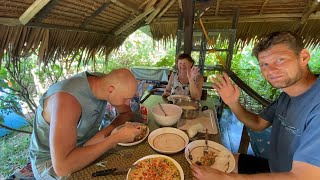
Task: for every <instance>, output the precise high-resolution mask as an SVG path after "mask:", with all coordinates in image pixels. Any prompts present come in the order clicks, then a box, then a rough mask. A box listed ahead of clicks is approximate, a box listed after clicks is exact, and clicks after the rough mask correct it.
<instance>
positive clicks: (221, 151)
mask: <svg viewBox="0 0 320 180" xmlns="http://www.w3.org/2000/svg"><path fill="white" fill-rule="evenodd" d="M205 146H206V143H205V140H197V141H192V142H191V143H189V144H188V145H187V147H186V148H185V149H184V154H185V157H186V159H187V161H188V162H189V164H195V163H196V162H197V161H200V158H201V157H202V156H203V150H204V148H205ZM208 147H209V148H208V149H209V151H214V152H216V153H217V156H216V157H215V163H214V164H213V165H212V166H211V167H212V168H215V169H218V170H220V171H224V172H227V173H230V172H232V170H233V169H234V167H235V159H234V157H233V155H232V153H231V152H230V151H229V150H228V149H227V148H226V147H224V146H222V145H221V144H219V143H216V142H213V141H208ZM189 153H191V155H192V160H191V159H190V158H189ZM216 158H219V160H217V159H216Z"/></svg>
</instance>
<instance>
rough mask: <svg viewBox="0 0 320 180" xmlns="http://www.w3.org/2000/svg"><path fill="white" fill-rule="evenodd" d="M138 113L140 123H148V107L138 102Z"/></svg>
mask: <svg viewBox="0 0 320 180" xmlns="http://www.w3.org/2000/svg"><path fill="white" fill-rule="evenodd" d="M140 114H141V121H142V123H144V124H148V109H147V107H145V106H144V105H142V104H140Z"/></svg>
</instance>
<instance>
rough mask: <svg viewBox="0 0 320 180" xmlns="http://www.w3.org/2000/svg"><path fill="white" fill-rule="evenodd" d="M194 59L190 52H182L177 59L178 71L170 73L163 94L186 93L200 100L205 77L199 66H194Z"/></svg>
mask: <svg viewBox="0 0 320 180" xmlns="http://www.w3.org/2000/svg"><path fill="white" fill-rule="evenodd" d="M193 65H194V60H193V59H192V57H191V56H190V55H188V54H180V55H179V56H178V58H177V61H176V66H177V68H178V69H177V70H178V71H177V72H173V73H171V75H170V78H169V82H168V85H167V86H166V90H165V92H164V93H163V96H165V97H167V96H170V95H186V96H189V97H191V99H194V100H200V98H201V95H202V85H203V81H204V78H203V76H202V75H201V74H200V73H199V68H197V67H195V66H193Z"/></svg>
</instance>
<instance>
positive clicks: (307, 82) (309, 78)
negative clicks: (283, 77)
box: [282, 72, 317, 97]
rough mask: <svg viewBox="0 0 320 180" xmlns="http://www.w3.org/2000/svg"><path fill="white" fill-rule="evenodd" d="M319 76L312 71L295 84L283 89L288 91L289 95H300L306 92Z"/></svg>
mask: <svg viewBox="0 0 320 180" xmlns="http://www.w3.org/2000/svg"><path fill="white" fill-rule="evenodd" d="M316 80H317V77H316V76H315V75H314V74H312V73H311V72H308V73H306V75H305V76H304V77H303V78H301V79H300V80H299V81H297V82H296V83H295V84H293V85H292V86H290V87H287V88H283V89H282V90H283V91H284V92H286V93H287V94H288V95H289V96H293V97H294V96H299V95H301V94H303V93H305V92H306V91H307V90H308V89H310V88H311V86H312V85H313V84H314V83H315V82H316Z"/></svg>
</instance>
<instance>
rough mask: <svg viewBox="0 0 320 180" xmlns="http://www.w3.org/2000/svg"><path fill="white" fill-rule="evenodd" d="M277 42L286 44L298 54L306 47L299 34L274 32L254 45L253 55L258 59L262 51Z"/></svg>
mask: <svg viewBox="0 0 320 180" xmlns="http://www.w3.org/2000/svg"><path fill="white" fill-rule="evenodd" d="M277 44H286V45H287V46H288V47H289V48H290V49H292V50H293V51H294V52H295V54H296V55H297V56H298V55H299V54H300V52H301V50H302V49H304V44H303V40H302V38H301V37H300V36H299V35H297V34H295V33H293V32H289V31H283V32H274V33H271V34H269V35H267V36H265V37H263V38H262V39H261V40H260V41H259V42H258V43H257V44H256V45H255V46H254V48H253V50H252V55H253V56H255V57H256V58H257V59H258V55H259V53H260V52H262V51H265V50H267V49H269V48H270V47H272V46H274V45H277Z"/></svg>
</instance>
